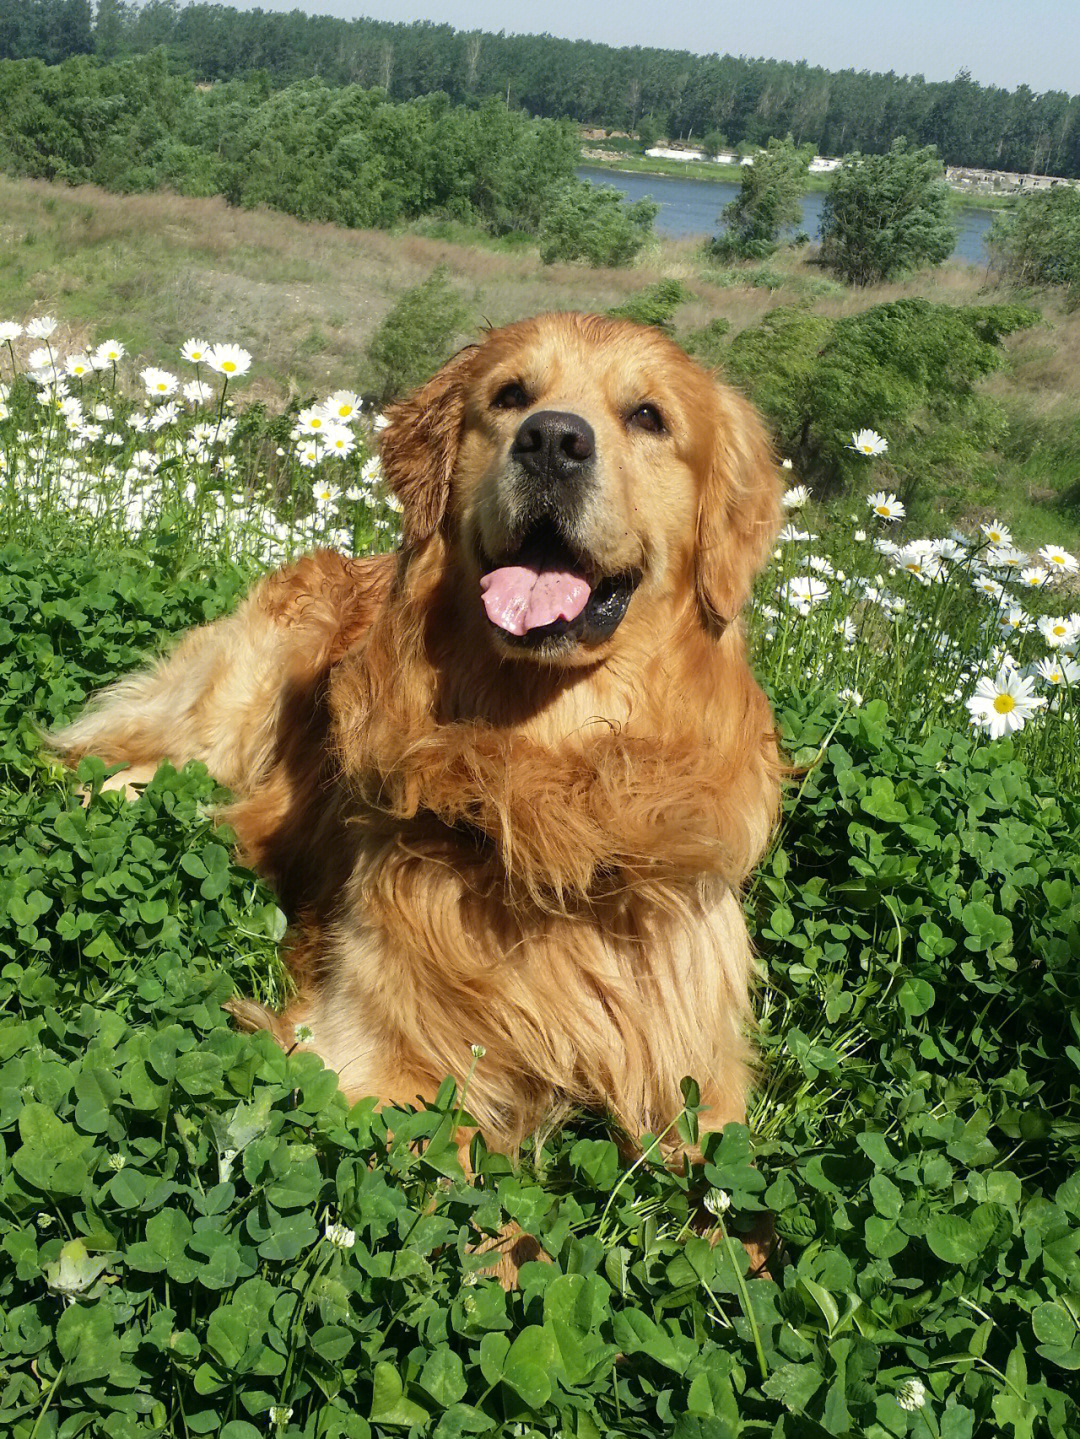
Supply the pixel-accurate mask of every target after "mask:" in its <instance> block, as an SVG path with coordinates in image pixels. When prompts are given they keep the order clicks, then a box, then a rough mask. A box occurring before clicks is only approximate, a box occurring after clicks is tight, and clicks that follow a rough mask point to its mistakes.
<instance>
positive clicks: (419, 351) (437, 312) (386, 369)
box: [365, 265, 472, 405]
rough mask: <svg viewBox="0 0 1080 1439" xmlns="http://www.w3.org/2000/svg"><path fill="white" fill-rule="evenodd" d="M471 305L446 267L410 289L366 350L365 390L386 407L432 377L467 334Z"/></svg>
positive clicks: (433, 272) (442, 267) (440, 267)
mask: <svg viewBox="0 0 1080 1439" xmlns="http://www.w3.org/2000/svg"><path fill="white" fill-rule="evenodd" d="M471 316H472V306H471V305H468V304H466V303H465V301H464V300H463V299H462V298H461V296H460V295H459V294H458V292H457V291H456V290H455V289H454V287H453V285H451V283H450V279H449V273H448V271H447V268H446V266H445V265H439V266H438V268H437V269H434V270H432V272H431V274H430V275H429V276H428V277H427V279H426V280H423V281H421V283H420V284H419V285H413V286H412V287H411V288H410V289H408V290H406V291H405V292H404V294H403V295H402V296H401V298H400V299H399V300H398V301H397V303H396V304H395V305H394V307H393V309H392V310H391V311H390V313H389V314H388V315H387V317H386V319H385V320H384V321H383V322H382V324H381V325H380V326H379V328H378V329H377V330H376V331H375V334H374V335H373V336H372V337H371V341H370V343H369V344H368V347H367V371H368V375H367V378H366V381H365V387H366V389H367V390H368V392H369V393H370V394H371V395H373V396H374V397H375V398H376V400H377V401H378V403H379V404H381V405H384V404H387V403H388V402H389V401H390V400H394V399H397V398H398V397H399V396H400V395H403V394H405V393H406V392H407V391H409V390H411V389H413V388H414V387H415V386H416V385H419V384H421V383H422V382H423V381H424V380H426V379H427V378H428V376H429V375H433V374H434V373H435V371H436V370H437V369H438V368H439V366H440V365H441V364H442V363H443V361H444V360H446V359H448V358H449V356H450V354H451V351H452V349H453V346H454V341H455V340H456V339H458V338H459V337H461V336H462V334H463V333H464V332H465V331H466V330H467V328H468V325H469V323H470V320H471Z"/></svg>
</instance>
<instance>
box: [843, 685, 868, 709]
mask: <svg viewBox="0 0 1080 1439" xmlns="http://www.w3.org/2000/svg"><path fill="white" fill-rule="evenodd" d="M837 697H838V698H839V699H842V700H844V701H845V703H847V704H850V705H851V706H852V707H853V708H854V709H859V708H861V706H862V702H863V697H862V695H861V694H860V693H859V691H858V690H853V689H842V690H839V691H838V692H837Z"/></svg>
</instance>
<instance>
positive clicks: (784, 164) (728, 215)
mask: <svg viewBox="0 0 1080 1439" xmlns="http://www.w3.org/2000/svg"><path fill="white" fill-rule="evenodd" d="M809 163H810V152H809V151H808V150H805V149H799V148H798V147H797V146H796V144H795V141H794V140H793V139H792V138H791V136H790V135H788V136H787V138H786V139H784V140H775V139H774V140H770V141H769V143H768V146H767V147H766V149H764V150H762V151H761V152H760V153H759V154H758V155H756V156H755V157H754V163H753V164H752V165H744V166H743V169H742V178H741V181H740V185H739V193H738V195H736V197H735V199H734V200H732V201H731V203H730V204H729V205H726V206H725V207H724V212H723V216H722V218H723V219H724V221H725V222H726V224H727V229H726V231H725V232H724V234H722V235H719V236H718V237H717V238H716V239H715V240H714V241H713V243H712V252H713V254H714V255H715V256H716V257H717V258H718V259H722V260H723V259H732V258H736V259H742V260H763V259H765V258H766V257H767V256H769V255H771V254H772V253H773V251H774V250H775V249H776V247H777V245H778V243H779V240H780V232H781V230H784V229H787V228H790V227H791V226H793V225H797V224H798V223H799V221H800V220H801V219H802V195H803V191H804V189H805V188H806V173H807V167H808V165H809Z"/></svg>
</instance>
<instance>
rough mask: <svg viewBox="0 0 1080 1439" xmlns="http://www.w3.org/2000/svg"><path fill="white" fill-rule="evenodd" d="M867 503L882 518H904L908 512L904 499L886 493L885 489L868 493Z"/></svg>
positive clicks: (890, 519)
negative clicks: (871, 493)
mask: <svg viewBox="0 0 1080 1439" xmlns="http://www.w3.org/2000/svg"><path fill="white" fill-rule="evenodd" d="M866 503H867V504H868V505H869V506H870V508H871V509H872V510H873V512H874V514H875V515H877V517H878V519H881V520H889V521H892V520H902V519H903V518H904V516H905V515H906V514H907V509H906V508H905V506H904V504H903V503H902V501H900V500H898V499H897V498H896V496H895V495H894V494H886V493H885V491H884V490H878V491H877V493H876V494H873V495H867V497H866Z"/></svg>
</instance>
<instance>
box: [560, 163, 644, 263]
mask: <svg viewBox="0 0 1080 1439" xmlns="http://www.w3.org/2000/svg"><path fill="white" fill-rule="evenodd" d="M659 208H660V206H659V205H657V203H656V202H655V200H648V199H645V200H635V201H634V202H633V204H631V205H628V204H626V203H625V202H624V200H623V195H622V191H621V190H617V189H616V188H615V186H614V185H599V186H593V185H589V184H586V182H585V181H584V180H569V181H567V182H566V183H565V184H563V185H560V186H555V187H553V188H552V189H551V191H550V192H549V194H548V202H547V214H546V215H545V217H544V220H543V223H542V224H541V226H540V258H541V260H543V262H544V264H545V265H552V264H555V263H556V261H559V260H587V261H588V262H589V264H590V265H595V266H599V265H628V264H629V263H630V261H631V260H632V259H633V258H634V256H635V255H636V254H637V253H638V251H639V250H640V249H641V247H642V246H643V245H644V244H645V242H646V240H648V239H649V237H650V235H651V233H652V222H653V220H654V219H655V218H656V214H657V211H658V210H659Z"/></svg>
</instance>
